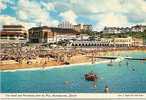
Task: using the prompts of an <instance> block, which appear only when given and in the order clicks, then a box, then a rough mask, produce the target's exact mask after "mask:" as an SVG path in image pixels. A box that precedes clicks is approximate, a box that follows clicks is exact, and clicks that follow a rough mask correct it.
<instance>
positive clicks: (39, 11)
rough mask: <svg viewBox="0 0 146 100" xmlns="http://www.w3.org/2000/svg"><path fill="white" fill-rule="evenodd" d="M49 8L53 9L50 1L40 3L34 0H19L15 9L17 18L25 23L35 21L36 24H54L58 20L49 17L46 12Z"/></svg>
mask: <svg viewBox="0 0 146 100" xmlns="http://www.w3.org/2000/svg"><path fill="white" fill-rule="evenodd" d="M42 6H43V7H42ZM44 7H47V8H44ZM51 9H54V7H53V5H52V4H51V3H48V4H46V5H44V4H43V5H40V4H39V3H38V2H35V1H29V0H19V2H18V5H17V9H16V11H17V19H18V20H21V21H25V22H27V23H36V25H38V24H40V23H41V24H42V25H47V26H56V25H57V24H58V21H57V20H54V19H53V18H51V17H50V15H49V12H48V11H49V10H51Z"/></svg>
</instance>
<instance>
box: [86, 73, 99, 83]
mask: <svg viewBox="0 0 146 100" xmlns="http://www.w3.org/2000/svg"><path fill="white" fill-rule="evenodd" d="M85 80H87V81H96V80H97V76H96V74H94V73H93V72H90V73H87V74H85Z"/></svg>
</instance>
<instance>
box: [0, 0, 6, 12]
mask: <svg viewBox="0 0 146 100" xmlns="http://www.w3.org/2000/svg"><path fill="white" fill-rule="evenodd" d="M6 7H7V6H6V4H5V3H4V0H0V12H1V10H3V9H5V8H6Z"/></svg>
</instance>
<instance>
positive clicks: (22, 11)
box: [0, 0, 146, 31]
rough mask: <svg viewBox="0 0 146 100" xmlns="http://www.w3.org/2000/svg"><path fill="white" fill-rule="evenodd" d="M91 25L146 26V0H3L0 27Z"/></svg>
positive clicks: (0, 9) (0, 5) (1, 1)
mask: <svg viewBox="0 0 146 100" xmlns="http://www.w3.org/2000/svg"><path fill="white" fill-rule="evenodd" d="M62 21H69V22H70V23H72V24H92V25H93V29H94V30H97V31H98V30H101V29H103V28H104V27H105V26H108V27H127V26H132V25H136V24H142V25H146V0H0V26H2V25H4V24H22V25H24V26H25V27H26V28H30V27H34V26H39V25H47V26H54V27H55V26H57V25H58V24H59V23H60V22H62Z"/></svg>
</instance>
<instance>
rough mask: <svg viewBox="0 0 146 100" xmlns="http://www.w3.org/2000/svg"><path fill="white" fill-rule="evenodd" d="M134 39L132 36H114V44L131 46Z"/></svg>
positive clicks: (116, 45)
mask: <svg viewBox="0 0 146 100" xmlns="http://www.w3.org/2000/svg"><path fill="white" fill-rule="evenodd" d="M132 43H133V39H132V37H127V38H114V40H113V44H114V46H115V47H130V46H132Z"/></svg>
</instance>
